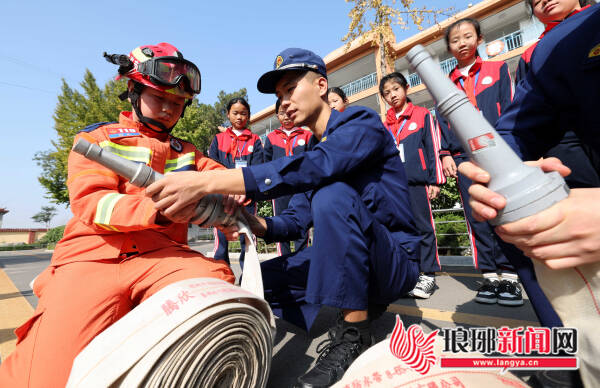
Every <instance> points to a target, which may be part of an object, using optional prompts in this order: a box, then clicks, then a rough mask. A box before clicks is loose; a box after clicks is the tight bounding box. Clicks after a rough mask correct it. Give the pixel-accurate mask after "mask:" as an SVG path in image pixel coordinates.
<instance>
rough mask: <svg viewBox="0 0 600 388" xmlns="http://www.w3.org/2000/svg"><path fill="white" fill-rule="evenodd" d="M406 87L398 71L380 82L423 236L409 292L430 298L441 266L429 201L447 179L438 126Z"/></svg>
mask: <svg viewBox="0 0 600 388" xmlns="http://www.w3.org/2000/svg"><path fill="white" fill-rule="evenodd" d="M407 90H408V82H406V78H404V76H403V75H402V74H400V73H397V72H394V73H390V74H388V75H386V76H385V77H383V78H382V79H381V81H380V82H379V93H380V94H381V96H382V97H383V99H384V100H385V102H386V103H387V104H388V105H389V106H390V107H391V108H390V109H389V110H388V112H387V116H386V120H385V126H386V128H387V129H388V131H390V134H391V135H392V137H393V138H394V140H395V141H396V145H397V147H398V153H399V155H400V159H401V160H402V163H403V164H404V169H405V171H406V176H407V178H408V191H409V193H410V204H411V207H412V209H413V216H414V217H415V223H416V224H417V229H418V230H419V233H420V234H421V238H422V240H421V261H420V269H421V275H420V276H419V281H418V282H417V285H416V286H415V288H414V289H413V290H412V291H411V292H410V293H409V295H410V296H413V297H417V298H424V299H427V298H429V297H430V296H431V295H432V294H433V291H434V290H435V271H440V270H441V269H442V267H441V265H440V259H439V257H438V251H437V241H436V238H435V224H434V221H433V214H432V213H431V204H430V202H429V201H430V200H431V199H434V198H436V197H437V196H438V194H439V192H440V187H439V185H441V184H443V183H445V182H446V177H445V176H444V173H443V170H442V164H441V161H440V156H439V149H440V143H439V139H440V136H439V127H438V125H437V123H436V122H435V120H434V118H433V117H432V115H431V113H430V112H429V110H427V109H425V108H423V107H420V106H415V105H413V104H412V103H411V102H410V101H409V99H408V98H407V97H406V91H407Z"/></svg>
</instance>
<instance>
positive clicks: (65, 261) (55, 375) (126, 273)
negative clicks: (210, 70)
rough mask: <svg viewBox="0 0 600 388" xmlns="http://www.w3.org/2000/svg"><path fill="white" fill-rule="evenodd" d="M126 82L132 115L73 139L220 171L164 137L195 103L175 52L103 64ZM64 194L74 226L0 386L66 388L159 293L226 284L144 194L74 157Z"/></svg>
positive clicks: (222, 266)
mask: <svg viewBox="0 0 600 388" xmlns="http://www.w3.org/2000/svg"><path fill="white" fill-rule="evenodd" d="M105 56H106V57H107V59H108V60H109V62H112V63H115V64H119V65H120V67H119V76H118V77H122V76H125V77H127V78H129V82H128V91H127V93H126V95H124V96H122V98H127V97H128V98H129V100H130V101H131V104H132V107H133V112H122V113H121V115H120V117H119V122H118V123H100V124H94V125H91V126H89V127H87V128H85V129H84V130H82V131H81V132H79V133H78V134H77V136H76V137H75V141H77V140H78V139H79V138H85V139H87V140H88V141H90V142H94V143H97V144H99V145H100V146H101V147H102V148H104V149H108V150H110V151H111V152H114V153H116V154H118V155H120V156H122V157H125V158H127V159H130V160H134V161H136V162H139V163H145V164H147V165H149V166H150V167H152V168H153V169H155V170H156V171H158V172H161V173H166V172H175V171H183V170H198V171H200V170H213V169H221V168H224V167H223V166H221V165H220V164H218V163H216V162H214V161H212V160H211V159H209V158H207V157H205V156H204V155H202V153H200V152H199V151H198V150H197V149H196V148H195V147H194V146H193V145H192V144H190V143H187V142H184V141H182V140H180V139H177V138H175V137H173V136H172V135H170V131H171V129H172V128H173V127H174V126H175V124H176V123H177V121H178V120H179V118H180V117H181V116H182V115H183V112H184V110H185V107H186V106H187V105H189V103H190V102H191V100H192V98H193V97H194V95H195V94H197V93H199V92H200V72H199V71H198V68H197V67H196V66H195V65H194V64H193V63H191V62H189V61H187V60H185V59H184V58H183V55H182V54H181V53H180V52H179V51H178V50H177V49H176V48H175V47H173V46H172V45H170V44H168V43H160V44H158V45H154V46H141V47H138V48H136V49H134V50H133V51H132V52H131V53H130V54H129V56H126V55H106V54H105ZM68 170H69V177H68V181H67V186H68V188H69V195H70V203H71V209H72V211H73V214H74V217H73V218H72V219H71V220H70V221H69V223H68V224H67V226H66V228H65V233H64V238H63V239H62V240H61V241H60V242H59V243H58V244H57V246H56V249H55V251H54V255H53V256H52V261H51V264H50V266H49V267H48V268H47V269H46V270H45V271H44V272H42V274H41V275H40V276H39V277H38V278H37V279H36V281H35V285H34V292H35V294H36V295H37V296H38V297H39V302H38V306H37V308H36V310H35V312H34V315H33V317H32V318H31V319H30V320H29V321H27V322H26V323H25V324H24V325H22V326H21V327H19V328H18V329H17V330H16V331H15V333H16V334H17V338H18V340H17V347H16V350H15V351H14V352H13V353H12V354H11V355H10V356H9V357H8V358H7V359H6V360H3V362H2V364H0V386H2V387H15V388H18V387H64V386H65V384H66V382H67V380H68V377H69V373H70V370H71V366H72V363H73V360H74V358H75V357H76V356H77V354H78V353H79V352H80V351H81V350H82V349H83V348H84V347H85V346H86V345H87V344H88V343H89V342H90V341H91V340H92V339H93V338H94V337H95V336H96V335H97V334H99V333H100V332H102V331H103V330H104V329H106V328H107V327H108V326H110V325H111V324H113V323H114V322H116V321H117V320H118V319H119V318H121V317H122V316H124V315H125V314H127V312H129V311H130V310H132V309H133V308H134V307H135V306H136V305H138V304H140V303H141V302H143V301H144V300H145V299H147V298H148V297H150V296H151V295H153V294H154V293H156V292H157V291H158V290H160V289H161V288H163V287H165V286H167V285H169V284H171V283H174V282H177V281H179V280H184V279H189V278H194V277H214V278H219V279H223V280H225V281H228V282H230V283H233V281H234V276H233V274H232V272H231V270H230V268H229V267H228V266H227V264H226V263H225V262H224V261H221V260H213V259H209V258H206V257H204V256H202V255H201V254H199V253H198V252H196V251H193V250H191V249H190V248H189V247H188V246H187V245H186V244H187V227H188V226H187V220H188V219H189V218H190V217H191V216H192V214H193V207H194V206H191V207H190V209H189V212H188V213H189V214H188V217H187V219H185V217H183V218H179V219H169V218H167V217H165V216H164V215H162V214H161V213H159V212H158V211H156V210H155V209H154V202H153V201H152V199H151V198H148V197H145V196H144V189H141V188H138V187H136V186H133V185H131V184H130V183H129V182H128V181H126V180H125V179H124V178H121V177H119V176H117V175H116V174H115V173H113V172H112V171H110V170H108V169H107V168H105V167H102V166H100V165H99V164H97V163H95V162H93V161H90V160H87V159H85V158H84V157H83V156H81V155H79V154H77V153H75V152H71V154H70V155H69V165H68Z"/></svg>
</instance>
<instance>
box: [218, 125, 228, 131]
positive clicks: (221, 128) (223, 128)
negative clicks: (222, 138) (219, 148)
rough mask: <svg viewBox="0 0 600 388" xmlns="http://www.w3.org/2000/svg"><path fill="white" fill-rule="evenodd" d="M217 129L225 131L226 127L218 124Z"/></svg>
mask: <svg viewBox="0 0 600 388" xmlns="http://www.w3.org/2000/svg"><path fill="white" fill-rule="evenodd" d="M217 129H218V130H219V132H225V131H226V130H227V127H223V126H221V125H219V126H218V127H217Z"/></svg>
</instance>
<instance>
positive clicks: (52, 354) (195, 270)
mask: <svg viewBox="0 0 600 388" xmlns="http://www.w3.org/2000/svg"><path fill="white" fill-rule="evenodd" d="M198 277H211V278H219V279H223V280H225V281H228V282H230V283H233V282H234V275H233V273H232V272H231V269H230V268H229V267H228V266H227V264H225V262H224V261H221V260H213V259H209V258H205V257H204V256H202V255H201V254H200V253H198V252H196V251H193V250H190V249H186V248H182V247H168V248H163V249H160V250H157V251H154V252H149V253H145V254H142V255H138V256H134V257H130V258H126V259H124V260H120V259H115V260H102V261H91V262H90V261H87V262H86V261H81V262H73V263H68V264H64V265H59V266H57V267H54V266H50V267H48V268H47V269H46V270H45V271H44V272H42V274H41V275H40V276H39V277H38V278H37V279H36V281H35V286H34V292H35V294H36V295H38V296H39V298H40V299H39V302H38V305H37V308H36V310H35V312H34V315H33V317H32V318H31V319H30V320H28V321H27V322H26V323H25V324H24V325H23V326H21V327H19V328H18V329H17V330H16V331H15V332H16V334H17V338H18V340H17V347H16V349H15V351H14V352H13V353H12V354H11V355H10V356H9V357H8V358H7V359H6V360H5V361H3V362H2V364H0V387H3V388H4V387H7V388H8V387H10V388H20V387H44V388H53V387H57V388H58V387H61V388H62V387H64V386H65V385H66V383H67V380H68V378H69V373H70V371H71V366H72V364H73V360H74V359H75V357H76V356H77V355H78V354H79V352H81V350H82V349H83V348H84V347H85V346H86V345H87V344H88V343H89V342H90V341H92V339H94V337H95V336H96V335H98V334H99V333H101V332H102V331H103V330H104V329H106V328H107V327H109V326H110V325H112V324H113V323H114V322H116V321H117V320H119V319H120V318H121V317H123V316H124V315H125V314H127V313H128V312H129V311H131V310H132V309H133V308H134V307H135V306H137V305H138V304H140V303H142V302H143V301H144V300H146V299H147V298H148V297H150V296H152V295H153V294H154V293H156V292H157V291H158V290H160V289H161V288H163V287H165V286H167V285H169V284H171V283H174V282H177V281H179V280H184V279H190V278H198Z"/></svg>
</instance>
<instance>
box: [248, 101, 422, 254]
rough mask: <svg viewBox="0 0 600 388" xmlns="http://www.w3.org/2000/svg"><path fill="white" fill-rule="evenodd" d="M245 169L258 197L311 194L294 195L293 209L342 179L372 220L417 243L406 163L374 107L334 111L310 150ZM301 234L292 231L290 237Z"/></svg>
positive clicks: (292, 224)
mask: <svg viewBox="0 0 600 388" xmlns="http://www.w3.org/2000/svg"><path fill="white" fill-rule="evenodd" d="M242 171H243V174H244V183H245V186H246V195H247V196H249V197H250V198H252V199H255V200H264V199H271V198H276V197H279V196H282V195H288V194H294V193H304V192H308V193H305V194H301V195H300V196H299V195H296V196H294V197H293V198H292V203H290V208H289V210H290V211H293V209H292V207H293V206H296V205H295V204H296V203H297V202H299V201H304V205H303V206H307V204H308V203H309V202H310V201H311V200H312V195H311V193H310V190H314V189H318V188H320V187H322V186H326V185H329V184H331V183H334V182H344V183H346V184H348V185H349V186H351V187H353V188H354V189H355V190H356V191H357V192H358V194H359V195H360V196H361V198H362V200H363V202H364V204H365V206H366V207H367V209H368V210H369V211H370V212H371V213H372V214H373V216H374V218H375V219H376V220H377V221H379V223H381V224H382V225H383V226H385V227H386V228H387V229H388V230H389V231H390V232H392V234H393V235H394V237H395V238H396V239H397V241H400V242H406V241H411V242H415V241H416V243H417V244H418V236H417V232H416V230H415V226H414V221H413V216H412V212H411V209H410V204H409V201H408V186H407V181H406V174H405V173H404V167H403V166H402V161H401V160H400V158H399V157H398V150H397V149H396V146H395V143H394V140H393V139H392V137H391V136H390V135H389V133H388V132H387V130H386V129H385V127H384V126H383V123H382V122H381V120H380V118H379V116H378V114H377V113H376V112H375V111H373V110H372V109H369V108H365V107H360V106H356V107H349V108H347V109H346V110H344V112H342V113H340V112H337V111H335V110H332V112H331V116H330V117H329V121H328V122H327V128H326V130H325V133H324V134H323V137H322V139H321V142H319V143H318V144H317V145H315V146H314V147H313V148H312V150H310V151H307V152H304V153H302V154H301V155H295V156H291V157H288V158H281V159H276V160H273V161H271V162H268V163H264V164H262V165H258V166H251V167H247V168H243V169H242ZM302 196H304V199H302ZM332 206H335V204H332ZM296 213H299V212H296ZM309 217H310V215H309ZM279 218H280V219H282V220H285V217H279ZM307 222H310V220H309V221H306V219H305V220H303V221H300V222H299V223H300V224H302V225H301V226H300V227H299V226H298V222H295V221H290V222H286V227H285V228H286V229H287V230H299V229H304V228H305V227H306V226H305V224H306V223H307ZM299 234H300V233H296V232H295V231H294V232H293V234H290V236H298V235H299ZM286 239H288V237H286Z"/></svg>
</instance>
